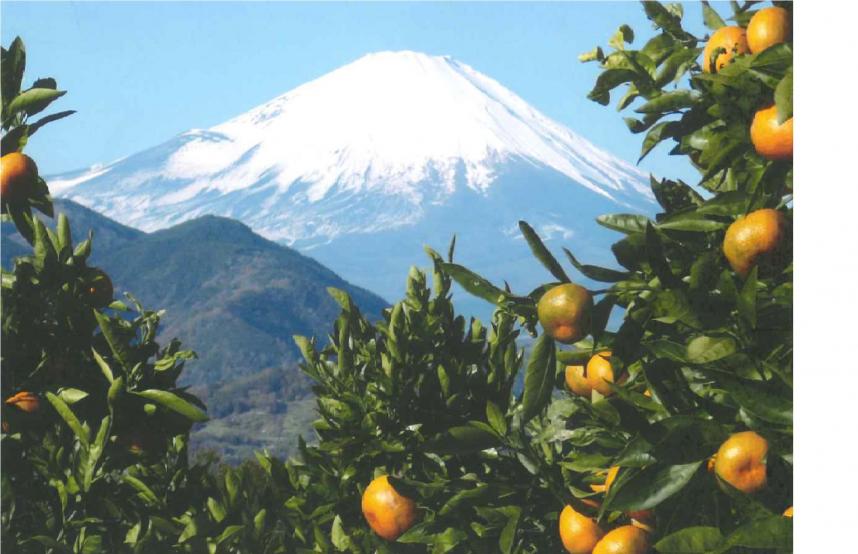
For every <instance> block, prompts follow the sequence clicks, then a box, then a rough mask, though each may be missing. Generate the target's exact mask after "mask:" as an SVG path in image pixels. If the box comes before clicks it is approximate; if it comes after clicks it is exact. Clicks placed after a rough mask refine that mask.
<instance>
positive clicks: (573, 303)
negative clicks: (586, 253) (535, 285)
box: [536, 283, 593, 344]
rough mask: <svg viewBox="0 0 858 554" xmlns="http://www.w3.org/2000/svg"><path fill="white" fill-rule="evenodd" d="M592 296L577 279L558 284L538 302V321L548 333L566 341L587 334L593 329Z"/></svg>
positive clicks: (567, 342)
mask: <svg viewBox="0 0 858 554" xmlns="http://www.w3.org/2000/svg"><path fill="white" fill-rule="evenodd" d="M592 308H593V297H592V296H591V295H590V292H589V291H588V290H587V289H585V288H584V287H581V286H578V285H576V284H574V283H566V284H564V285H557V286H556V287H554V288H552V289H551V290H549V291H548V292H546V293H545V294H543V295H542V298H540V299H539V302H538V303H537V304H536V314H537V316H538V317H539V323H540V324H542V328H543V329H545V332H546V333H547V334H548V336H550V337H552V338H553V339H555V340H557V341H560V342H562V343H565V344H571V343H573V342H577V341H579V340H581V339H582V338H584V337H585V336H586V335H587V333H588V332H589V331H590V311H591V310H592Z"/></svg>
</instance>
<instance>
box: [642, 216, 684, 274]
mask: <svg viewBox="0 0 858 554" xmlns="http://www.w3.org/2000/svg"><path fill="white" fill-rule="evenodd" d="M644 239H645V240H646V258H647V262H649V265H650V267H651V268H652V271H653V273H655V274H656V276H657V277H658V279H659V280H660V281H661V283H662V285H664V286H665V287H677V286H678V285H679V279H678V278H677V277H676V276H675V275H674V274H673V271H672V270H671V269H670V264H669V263H668V262H667V258H666V257H665V255H664V247H663V246H662V243H661V235H659V232H658V231H657V230H656V229H655V227H653V226H652V224H651V223H650V222H647V225H646V230H645V233H644Z"/></svg>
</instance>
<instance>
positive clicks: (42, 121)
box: [27, 110, 77, 136]
mask: <svg viewBox="0 0 858 554" xmlns="http://www.w3.org/2000/svg"><path fill="white" fill-rule="evenodd" d="M73 113H77V112H76V111H75V110H64V111H61V112H57V113H54V114H51V115H46V116H45V117H42V118H39V120H38V121H35V122H33V123H30V124H28V125H27V133H28V135H29V136H33V135H34V134H35V133H36V131H38V130H39V129H41V128H42V127H43V126H45V125H47V124H48V123H51V122H52V121H58V120H60V119H62V118H64V117H68V116H70V115H72V114H73Z"/></svg>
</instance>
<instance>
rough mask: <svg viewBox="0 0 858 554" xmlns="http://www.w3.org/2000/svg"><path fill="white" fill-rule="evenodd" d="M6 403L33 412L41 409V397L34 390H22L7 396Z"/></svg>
mask: <svg viewBox="0 0 858 554" xmlns="http://www.w3.org/2000/svg"><path fill="white" fill-rule="evenodd" d="M6 404H8V405H10V406H14V407H16V408H18V409H19V410H21V411H22V412H27V413H28V414H31V413H33V412H35V411H37V410H38V409H39V397H38V396H36V395H35V394H33V393H32V392H27V391H21V392H19V393H18V394H15V395H13V396H10V397H9V398H7V399H6Z"/></svg>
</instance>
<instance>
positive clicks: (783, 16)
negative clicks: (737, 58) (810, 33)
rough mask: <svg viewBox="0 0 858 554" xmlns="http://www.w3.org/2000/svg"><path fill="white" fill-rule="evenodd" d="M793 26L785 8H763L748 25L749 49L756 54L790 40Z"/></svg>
mask: <svg viewBox="0 0 858 554" xmlns="http://www.w3.org/2000/svg"><path fill="white" fill-rule="evenodd" d="M791 33H792V24H791V23H790V20H789V12H788V11H786V10H785V9H784V8H778V7H773V8H763V9H762V10H760V11H758V12H757V13H755V14H754V17H752V18H751V21H750V22H749V23H748V31H747V35H748V47H749V48H750V49H751V52H753V53H754V54H756V53H757V52H762V51H763V50H765V49H766V48H768V47H770V46H774V45H775V44H780V43H782V42H786V41H788V40H789V39H790V37H791Z"/></svg>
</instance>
